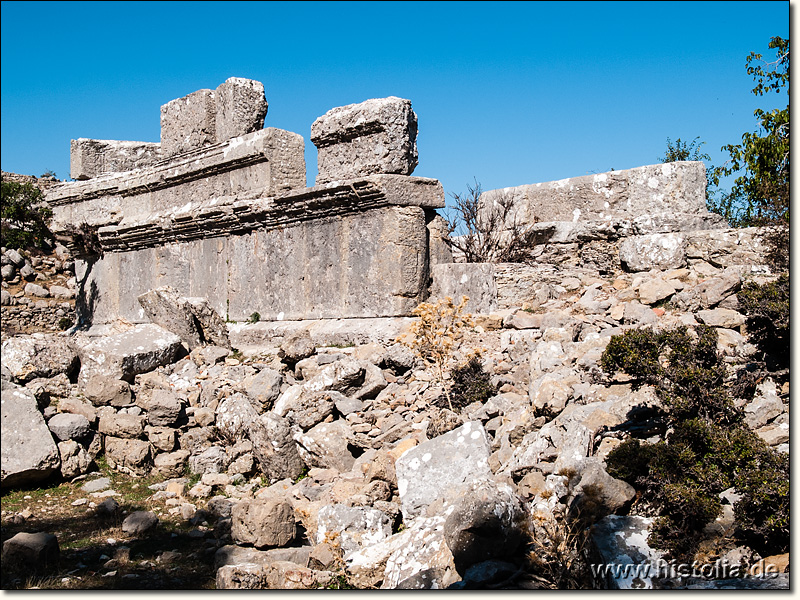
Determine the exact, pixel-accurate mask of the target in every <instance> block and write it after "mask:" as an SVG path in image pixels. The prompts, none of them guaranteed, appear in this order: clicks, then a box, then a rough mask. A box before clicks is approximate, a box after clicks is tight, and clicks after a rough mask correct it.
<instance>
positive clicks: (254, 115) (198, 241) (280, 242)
mask: <svg viewBox="0 0 800 600" xmlns="http://www.w3.org/2000/svg"><path fill="white" fill-rule="evenodd" d="M266 112H267V102H266V99H265V98H264V92H263V86H262V85H261V84H260V83H259V82H254V81H251V80H244V79H238V78H231V79H229V80H228V81H226V82H225V83H224V84H222V85H221V86H219V87H218V88H217V89H216V90H199V91H197V92H194V93H192V94H189V95H188V96H185V97H183V98H179V99H177V100H173V101H172V102H169V103H168V104H166V105H164V106H163V107H162V110H161V130H162V135H161V144H160V146H159V147H158V148H155V147H154V146H156V145H150V146H148V148H150V149H151V150H152V151H151V152H143V151H142V152H139V150H135V151H134V150H131V151H130V152H127V154H125V153H124V152H121V151H120V150H119V149H120V148H131V149H134V148H137V146H136V144H137V143H134V142H105V141H98V140H78V141H76V142H75V143H73V148H72V149H73V156H72V158H73V164H80V165H89V166H88V167H86V168H84V169H83V172H85V173H86V177H87V180H84V181H80V182H75V183H69V184H64V185H61V186H58V187H56V188H54V189H52V190H50V192H49V193H48V195H47V200H48V202H49V203H50V205H51V206H52V207H53V211H54V216H55V222H56V225H55V227H56V229H59V230H60V231H61V232H62V234H69V231H70V229H71V228H74V226H76V225H79V224H81V223H86V224H88V225H89V226H91V227H92V228H95V229H96V232H97V242H98V244H99V247H100V249H101V252H100V253H96V254H94V255H84V256H81V257H80V258H79V260H78V261H77V265H76V275H77V279H78V282H79V285H80V290H81V292H80V294H79V298H78V306H79V308H80V311H81V319H82V322H83V323H84V324H92V325H101V324H105V323H111V322H113V321H115V320H117V319H123V320H126V321H129V322H133V323H142V322H147V321H148V318H147V316H146V314H145V312H144V310H143V309H142V307H141V306H140V304H139V302H138V300H137V298H138V297H139V296H140V295H142V294H144V293H146V292H147V291H149V290H152V289H155V288H157V287H162V286H167V285H168V286H172V287H174V288H176V289H177V290H178V292H179V293H182V294H183V295H185V296H192V297H204V298H207V299H208V301H209V303H210V305H211V306H212V307H213V308H214V309H215V310H216V311H217V312H218V313H219V314H220V315H222V316H223V317H225V318H227V319H229V320H231V321H244V320H247V319H249V318H250V317H251V316H252V315H254V314H256V313H257V314H258V316H259V317H260V318H261V319H265V320H282V319H318V318H348V317H349V318H357V317H382V316H404V315H408V314H410V312H411V310H412V309H413V308H414V307H415V306H417V305H418V304H419V303H420V302H421V301H423V300H424V299H425V298H426V297H427V294H428V281H429V277H430V262H431V260H432V258H431V256H433V260H434V262H441V261H449V260H450V255H449V252H448V251H447V249H446V248H443V245H442V243H441V242H439V241H438V238H440V237H441V231H442V226H441V223H440V222H439V220H438V219H436V215H435V212H434V210H435V209H436V208H440V207H443V206H444V193H443V190H442V187H441V185H440V184H439V182H438V181H436V180H432V179H424V178H419V177H411V176H410V175H411V173H412V172H413V169H414V166H415V165H416V162H417V154H416V122H417V119H416V115H415V114H414V112H413V110H411V103H410V102H409V101H408V100H402V99H400V98H387V99H375V100H369V101H367V102H364V103H362V104H360V105H350V106H347V107H342V108H340V109H333V110H331V111H330V112H329V113H327V114H326V115H324V116H323V117H321V118H320V119H318V120H317V121H316V122H315V123H314V125H313V127H312V139H314V141H315V143H317V145H318V146H319V147H320V153H321V157H322V158H321V160H322V165H321V168H320V175H321V176H320V178H319V179H318V181H319V182H320V184H319V185H317V186H316V187H313V188H305V185H304V184H305V179H306V173H305V160H304V157H303V147H304V145H303V138H302V137H301V136H300V135H298V134H295V133H292V132H288V131H283V130H279V129H274V128H267V129H262V127H263V122H264V116H265V115H266ZM138 148H140V149H141V146H138ZM376 148H378V149H379V150H380V152H378V151H377V150H376ZM156 150H157V151H156ZM136 152H139V154H140V159H141V160H138V161H136V160H129V159H130V158H131V157H133V155H134V154H135V153H136ZM92 153H94V154H92ZM123 154H124V156H123ZM109 156H112V158H108V157H109ZM325 156H328V157H329V158H330V160H329V159H326V158H324V157H325ZM114 161H116V162H114ZM110 164H113V165H116V166H115V167H114V168H115V169H122V168H127V169H128V170H124V171H121V172H112V173H106V172H105V171H106V170H107V169H108V165H110ZM92 165H95V166H92ZM97 165H102V166H97ZM89 177H91V178H89ZM322 182H324V183H322ZM431 238H433V241H431ZM76 240H77V238H73V241H74V242H75V243H74V244H73V245H74V248H73V249H74V250H75V251H76V252H79V253H80V252H85V249H81V248H79V247H78V246H79V244H77V241H76Z"/></svg>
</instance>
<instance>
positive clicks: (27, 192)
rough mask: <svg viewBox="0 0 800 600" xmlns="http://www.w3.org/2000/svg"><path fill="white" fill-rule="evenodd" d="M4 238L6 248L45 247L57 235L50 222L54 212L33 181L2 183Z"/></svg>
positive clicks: (0, 218) (0, 224) (1, 233)
mask: <svg viewBox="0 0 800 600" xmlns="http://www.w3.org/2000/svg"><path fill="white" fill-rule="evenodd" d="M0 187H2V190H0V238H2V241H1V242H0V243H2V245H3V246H4V247H6V248H27V247H32V246H35V247H42V246H43V245H45V244H47V243H49V242H50V241H52V239H53V234H52V233H51V232H50V230H49V229H48V228H47V223H48V221H49V220H50V217H52V216H53V212H52V211H51V210H50V208H49V207H48V206H47V205H46V204H45V203H44V199H43V197H42V192H41V190H40V189H39V188H37V187H36V186H34V185H33V184H30V183H19V182H16V181H5V180H4V181H2V183H0Z"/></svg>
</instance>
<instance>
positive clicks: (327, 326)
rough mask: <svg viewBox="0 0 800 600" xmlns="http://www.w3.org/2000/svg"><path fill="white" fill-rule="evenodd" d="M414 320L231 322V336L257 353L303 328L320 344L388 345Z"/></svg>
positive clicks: (241, 347) (234, 342)
mask: <svg viewBox="0 0 800 600" xmlns="http://www.w3.org/2000/svg"><path fill="white" fill-rule="evenodd" d="M414 321H416V318H414V317H383V318H372V319H370V318H364V319H305V320H299V321H264V322H261V323H228V335H229V336H230V339H231V344H232V345H233V346H234V347H235V348H238V349H239V350H241V351H242V352H243V353H244V354H254V353H256V352H258V351H259V350H260V349H263V348H267V347H275V346H277V345H279V344H280V343H281V342H282V341H283V339H284V338H286V337H289V336H290V335H292V334H293V333H296V332H298V331H302V330H304V329H305V330H308V332H309V334H310V335H311V340H312V341H313V343H314V345H316V346H317V347H320V346H333V345H339V346H346V345H351V344H352V345H356V344H358V345H361V344H368V343H370V342H373V343H378V344H386V343H390V342H393V341H394V340H396V339H397V338H398V336H399V335H400V334H401V333H402V332H403V331H405V330H406V329H408V327H410V326H411V324H412V323H413V322H414Z"/></svg>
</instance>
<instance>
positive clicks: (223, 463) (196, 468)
mask: <svg viewBox="0 0 800 600" xmlns="http://www.w3.org/2000/svg"><path fill="white" fill-rule="evenodd" d="M230 462H231V459H230V457H229V456H228V455H227V453H226V452H225V450H224V449H223V448H222V447H221V446H209V447H208V448H206V449H205V450H203V451H202V452H200V453H199V454H193V455H192V456H191V457H190V458H189V468H190V469H191V470H192V472H193V473H197V474H198V475H204V474H205V473H224V472H225V469H227V468H228V465H229V464H230Z"/></svg>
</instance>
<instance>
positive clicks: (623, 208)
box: [481, 161, 707, 224]
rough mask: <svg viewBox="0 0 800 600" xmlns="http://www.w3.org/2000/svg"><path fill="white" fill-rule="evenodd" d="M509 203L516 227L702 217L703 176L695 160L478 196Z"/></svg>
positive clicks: (703, 208)
mask: <svg viewBox="0 0 800 600" xmlns="http://www.w3.org/2000/svg"><path fill="white" fill-rule="evenodd" d="M501 194H502V195H506V196H510V197H511V199H512V200H513V202H514V203H515V210H514V216H515V217H516V220H517V222H518V223H523V224H533V223H541V222H547V221H571V222H577V221H582V220H588V219H607V218H623V219H624V218H633V217H639V216H643V215H652V214H657V213H670V212H672V213H694V214H703V213H707V209H706V171H705V165H704V164H703V163H702V162H699V161H692V162H689V161H686V162H674V163H664V164H658V165H646V166H643V167H636V168H634V169H624V170H622V171H611V172H608V173H598V174H596V175H585V176H582V177H572V178H570V179H561V180H559V181H549V182H546V183H534V184H530V185H522V186H518V187H511V188H503V189H498V190H490V191H487V192H484V194H483V195H482V196H481V204H482V205H483V206H487V205H489V204H490V203H491V202H493V201H496V200H497V198H498V196H500V195H501Z"/></svg>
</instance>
